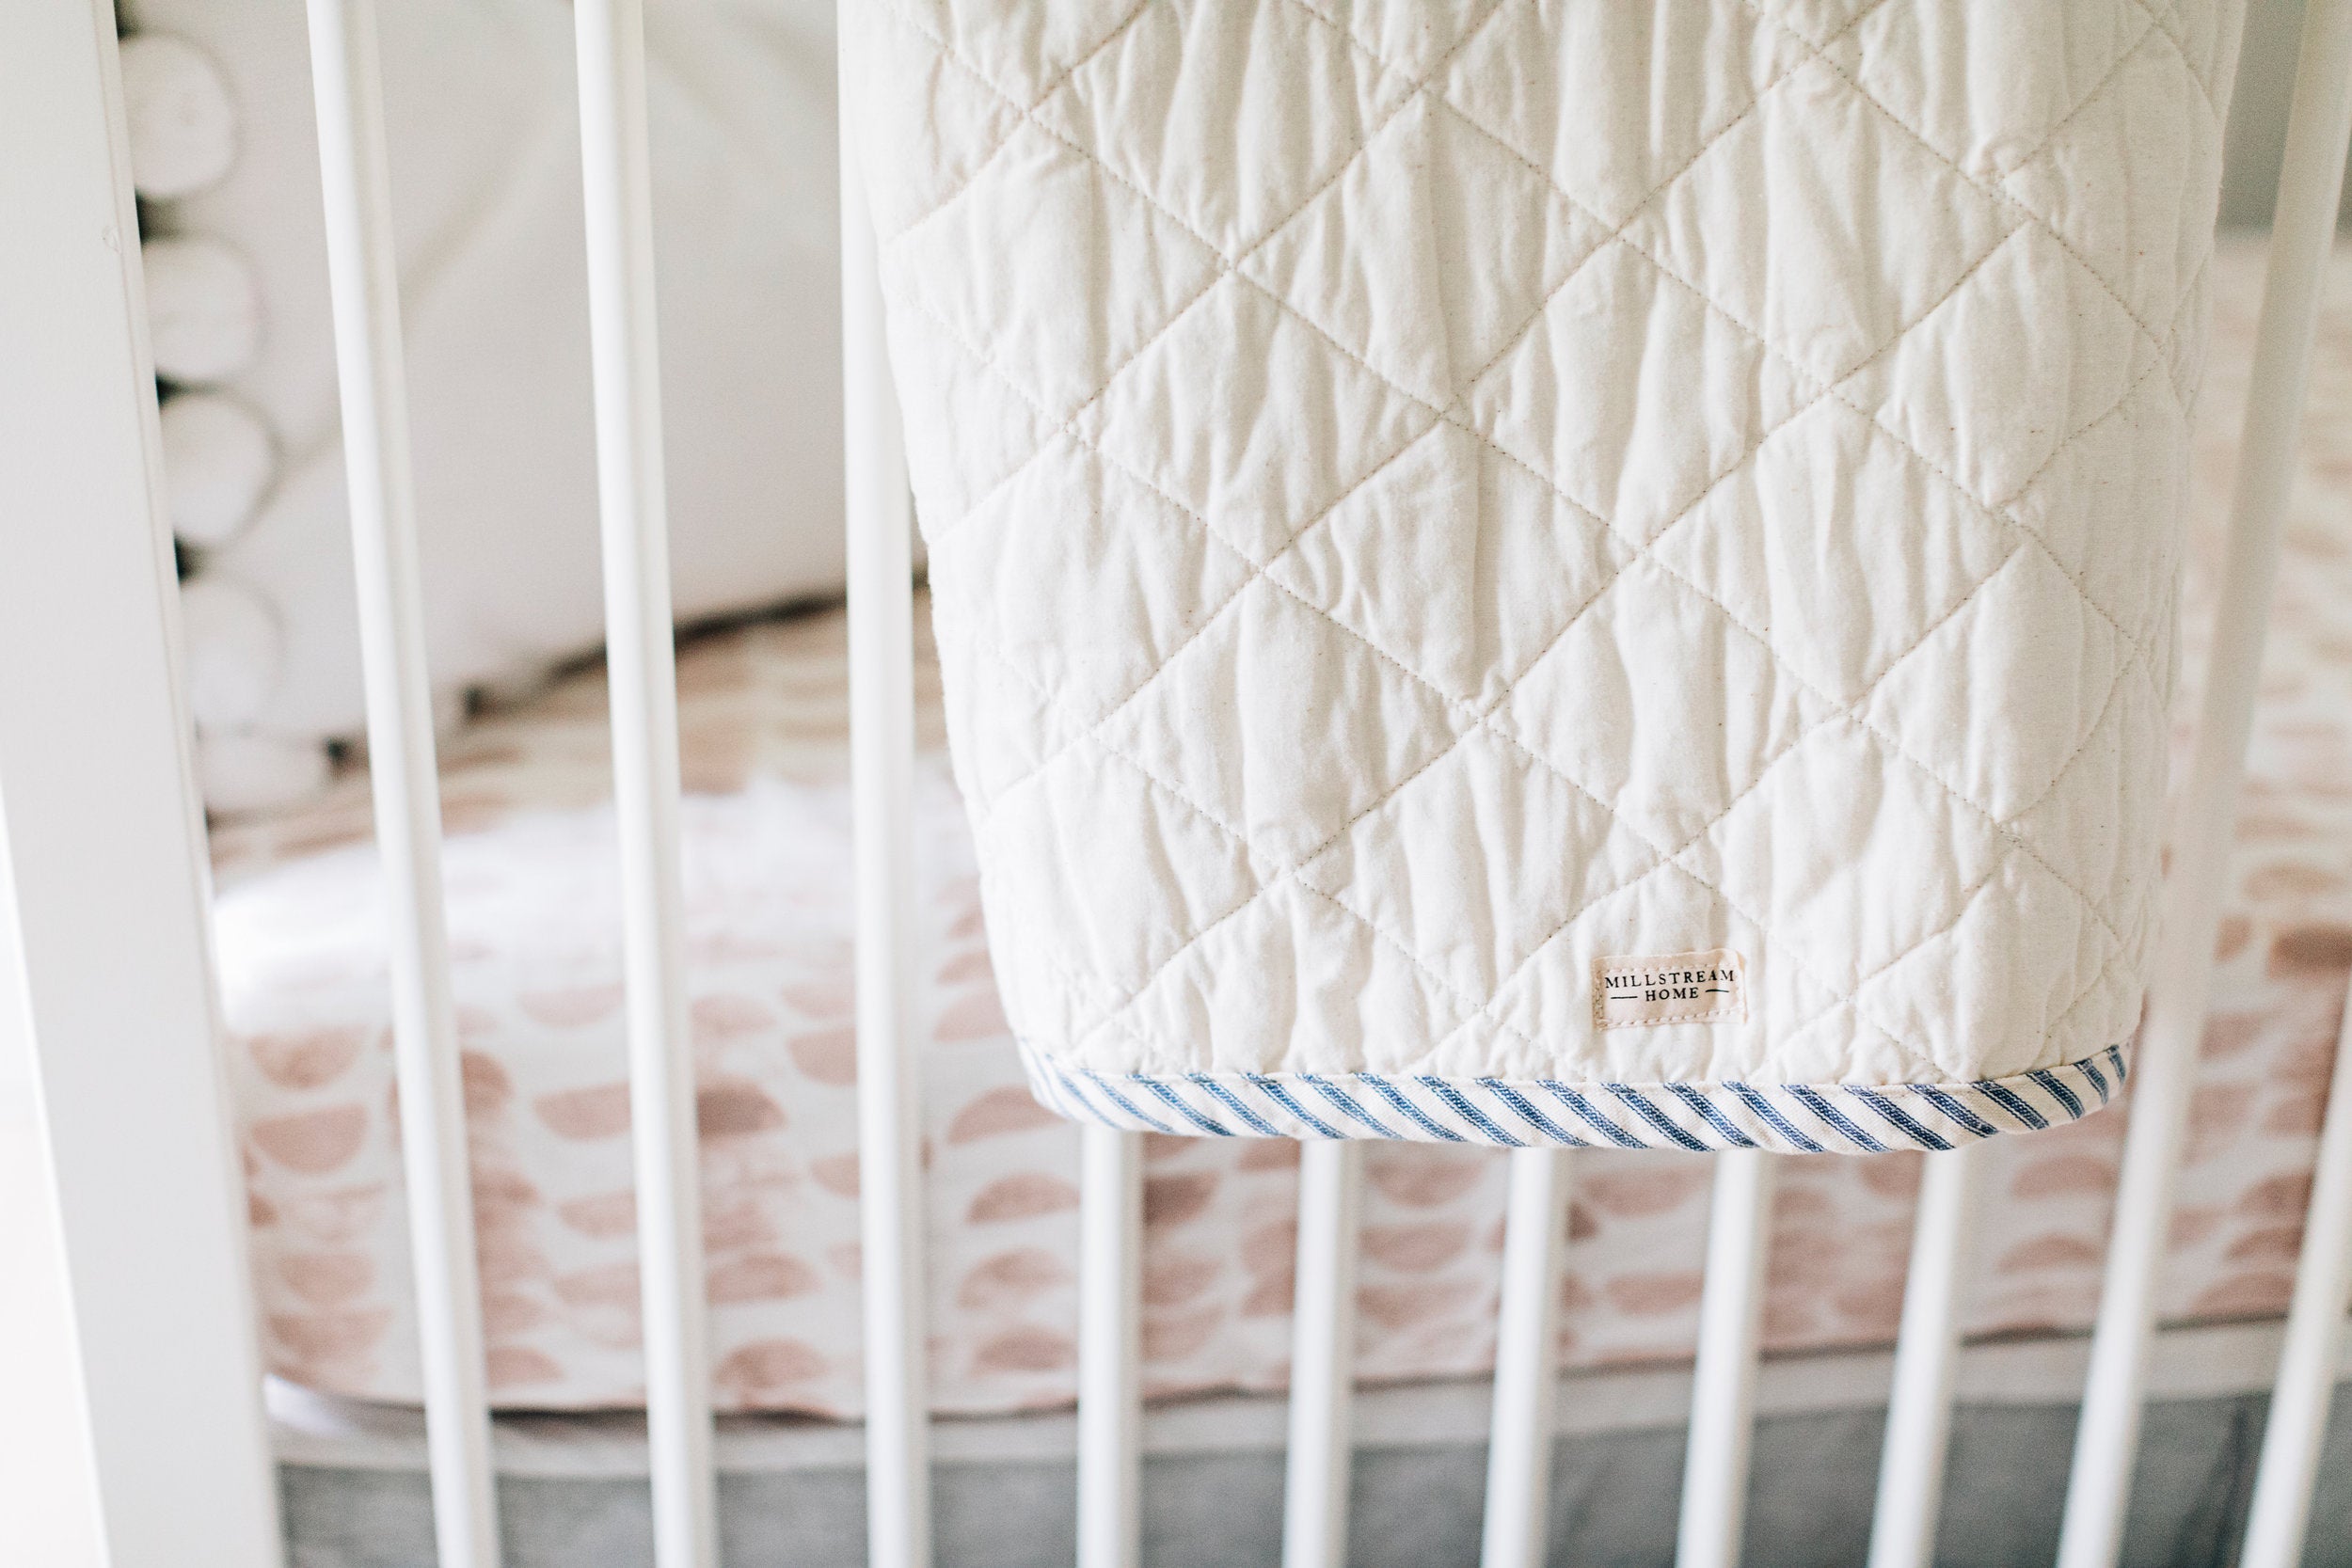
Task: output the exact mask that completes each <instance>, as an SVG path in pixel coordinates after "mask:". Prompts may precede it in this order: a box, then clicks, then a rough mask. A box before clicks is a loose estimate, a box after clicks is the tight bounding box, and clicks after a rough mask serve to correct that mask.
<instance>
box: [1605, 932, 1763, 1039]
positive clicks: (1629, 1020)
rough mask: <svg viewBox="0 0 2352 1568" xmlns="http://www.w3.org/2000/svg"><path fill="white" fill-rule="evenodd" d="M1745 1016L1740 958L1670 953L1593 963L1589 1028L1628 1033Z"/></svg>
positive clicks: (1725, 952)
mask: <svg viewBox="0 0 2352 1568" xmlns="http://www.w3.org/2000/svg"><path fill="white" fill-rule="evenodd" d="M1747 1016H1748V988H1747V977H1746V971H1745V968H1744V966H1743V965H1742V963H1741V961H1740V955H1739V954H1737V953H1734V952H1732V951H1731V950H1730V949H1729V948H1723V947H1719V948H1717V949H1715V950H1714V951H1712V952H1708V953H1669V954H1667V955H1666V956H1664V957H1663V958H1595V959H1594V960H1593V1023H1594V1026H1595V1027H1597V1028H1601V1029H1631V1028H1638V1027H1641V1026H1644V1025H1648V1024H1655V1023H1717V1022H1724V1021H1725V1020H1731V1019H1743V1018H1745V1017H1747Z"/></svg>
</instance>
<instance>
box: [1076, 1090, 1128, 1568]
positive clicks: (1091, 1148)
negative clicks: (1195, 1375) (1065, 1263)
mask: <svg viewBox="0 0 2352 1568" xmlns="http://www.w3.org/2000/svg"><path fill="white" fill-rule="evenodd" d="M1083 1136H1084V1139H1085V1142H1084V1145H1083V1148H1084V1167H1085V1168H1084V1170H1083V1172H1082V1174H1081V1179H1080V1181H1079V1187H1078V1190H1079V1193H1080V1195H1081V1196H1080V1200H1079V1211H1078V1568H1136V1563H1137V1561H1138V1560H1139V1559H1140V1551H1141V1544H1142V1535H1141V1529H1142V1517H1143V1516H1142V1512H1141V1503H1142V1481H1143V1299H1142V1297H1143V1138H1142V1136H1141V1135H1140V1134H1139V1133H1135V1132H1116V1131H1114V1130H1112V1129H1111V1128H1108V1127H1091V1126H1089V1127H1088V1128H1086V1129H1085V1130H1084V1132H1083Z"/></svg>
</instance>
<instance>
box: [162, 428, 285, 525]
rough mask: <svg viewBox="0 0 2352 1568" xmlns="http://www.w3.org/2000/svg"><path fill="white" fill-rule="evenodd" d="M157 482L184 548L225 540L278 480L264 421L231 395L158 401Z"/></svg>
mask: <svg viewBox="0 0 2352 1568" xmlns="http://www.w3.org/2000/svg"><path fill="white" fill-rule="evenodd" d="M162 428H163V436H164V486H165V493H166V499H167V504H168V505H169V507H170V510H171V531H172V532H173V534H175V535H176V536H177V537H178V538H179V540H180V542H181V543H182V544H184V545H195V546H199V547H208V546H215V545H225V544H227V543H229V541H230V540H231V539H234V538H235V537H236V536H237V535H238V534H239V533H241V532H243V531H244V530H245V526H246V524H247V523H249V522H251V521H252V520H253V514H254V512H255V511H256V510H257V509H258V508H259V507H260V506H261V504H262V497H263V496H265V495H267V494H268V493H269V487H270V484H271V482H272V481H274V480H275V479H276V478H277V477H278V447H277V443H276V441H274V440H273V439H272V438H271V436H270V431H269V426H268V425H266V424H264V423H263V422H262V416H261V415H259V414H257V413H255V412H254V411H253V410H252V409H251V408H249V407H247V406H246V404H242V403H240V402H238V401H237V400H236V399H235V398H231V397H225V396H223V395H222V394H220V393H218V392H183V393H181V394H180V395H179V396H177V397H170V398H166V399H165V400H164V404H163V417H162Z"/></svg>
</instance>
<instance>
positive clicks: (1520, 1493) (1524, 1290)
mask: <svg viewBox="0 0 2352 1568" xmlns="http://www.w3.org/2000/svg"><path fill="white" fill-rule="evenodd" d="M1572 1174H1573V1166H1572V1165H1571V1164H1570V1156H1569V1153H1568V1151H1567V1150H1566V1149H1565V1148H1519V1149H1514V1150H1512V1152H1511V1196H1510V1202H1509V1208H1508V1214H1507V1217H1506V1219H1505V1221H1504V1226H1503V1243H1502V1316H1501V1321H1500V1322H1499V1323H1497V1325H1496V1331H1495V1408H1494V1430H1493V1434H1492V1435H1491V1436H1490V1437H1489V1438H1488V1439H1487V1444H1486V1533H1485V1536H1484V1538H1483V1539H1482V1541H1481V1543H1480V1546H1479V1562H1480V1565H1481V1568H1540V1565H1541V1564H1542V1562H1543V1561H1544V1558H1545V1548H1546V1545H1547V1544H1548V1538H1549V1529H1548V1527H1549V1524H1550V1498H1551V1435H1552V1433H1551V1418H1552V1403H1553V1397H1554V1395H1555V1393H1556V1392H1557V1389H1558V1386H1559V1381H1558V1377H1557V1363H1558V1361H1559V1352H1560V1259H1561V1256H1562V1254H1563V1253H1565V1251H1566V1249H1567V1221H1568V1188H1569V1182H1570V1179H1571V1176H1572Z"/></svg>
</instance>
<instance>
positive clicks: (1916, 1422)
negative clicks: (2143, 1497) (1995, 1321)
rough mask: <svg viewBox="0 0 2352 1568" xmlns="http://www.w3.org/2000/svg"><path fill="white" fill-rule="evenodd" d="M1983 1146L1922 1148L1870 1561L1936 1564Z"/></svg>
mask: <svg viewBox="0 0 2352 1568" xmlns="http://www.w3.org/2000/svg"><path fill="white" fill-rule="evenodd" d="M1982 1148H1983V1145H1981V1144H1976V1143H1965V1144H1962V1145H1961V1146H1960V1147H1959V1148H1953V1149H1949V1150H1947V1151H1945V1152H1943V1153H1940V1154H1927V1155H1922V1156H1920V1160H1921V1164H1922V1166H1923V1169H1922V1170H1921V1173H1920V1182H1919V1213H1918V1218H1917V1220H1916V1221H1915V1223H1914V1225H1913V1227H1912V1232H1911V1276H1910V1278H1909V1279H1908V1280H1907V1281H1905V1283H1904V1286H1903V1321H1902V1328H1901V1331H1900V1333H1899V1336H1898V1337H1897V1338H1896V1341H1895V1392H1894V1397H1893V1398H1892V1399H1891V1400H1890V1401H1889V1402H1888V1404H1887V1409H1886V1443H1885V1447H1884V1449H1883V1451H1882V1454H1881V1457H1880V1459H1879V1493H1878V1508H1877V1511H1876V1513H1874V1514H1873V1515H1872V1517H1871V1521H1870V1563H1869V1568H1931V1564H1932V1563H1933V1562H1934V1561H1935V1525H1936V1518H1937V1515H1938V1513H1939V1512H1940V1510H1941V1509H1942V1506H1943V1501H1944V1455H1945V1449H1946V1446H1947V1441H1948V1439H1949V1437H1950V1435H1951V1429H1952V1383H1953V1379H1954V1377H1955V1375H1956V1374H1957V1372H1958V1371H1959V1368H1960V1314H1961V1308H1962V1307H1963V1306H1964V1305H1965V1301H1966V1286H1967V1268H1968V1260H1969V1257H1970V1251H1971V1248H1972V1247H1973V1245H1974V1244H1975V1233H1976V1182H1977V1180H1978V1178H1977V1172H1978V1171H1979V1168H1980V1167H1981V1165H1982V1161H1983V1156H1982V1153H1981V1150H1982Z"/></svg>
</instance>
